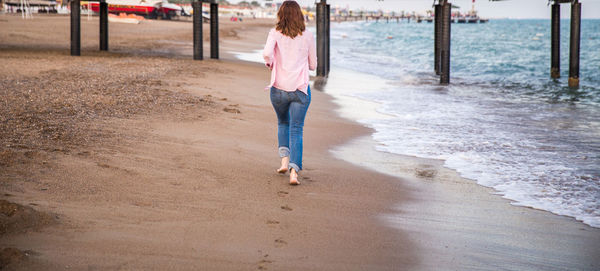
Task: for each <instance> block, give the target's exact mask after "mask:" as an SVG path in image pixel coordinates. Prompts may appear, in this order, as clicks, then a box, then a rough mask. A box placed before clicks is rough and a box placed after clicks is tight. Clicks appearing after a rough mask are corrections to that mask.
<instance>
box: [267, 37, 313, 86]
mask: <svg viewBox="0 0 600 271" xmlns="http://www.w3.org/2000/svg"><path fill="white" fill-rule="evenodd" d="M263 57H264V59H265V65H267V67H269V68H270V69H271V83H270V84H269V86H268V87H272V86H273V87H276V88H278V89H281V90H285V91H290V92H292V91H296V90H300V91H302V92H304V93H306V94H308V93H307V89H308V80H309V74H308V70H309V69H310V70H311V71H314V70H315V68H316V67H317V48H316V43H315V38H314V36H313V34H312V33H311V32H310V31H308V30H305V31H304V32H303V33H302V35H298V36H296V37H295V38H293V39H292V38H290V37H288V36H285V35H283V34H281V32H279V31H277V30H276V29H271V31H270V32H269V37H268V38H267V44H265V49H264V50H263Z"/></svg>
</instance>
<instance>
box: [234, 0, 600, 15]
mask: <svg viewBox="0 0 600 271" xmlns="http://www.w3.org/2000/svg"><path fill="white" fill-rule="evenodd" d="M240 1H241V0H229V2H233V3H236V2H240ZM258 1H259V2H261V3H264V2H265V1H264V0H258ZM273 1H274V2H282V0H273ZM296 1H297V2H298V3H300V5H302V6H308V5H314V3H315V0H296ZM317 1H320V0H317ZM450 2H451V3H452V4H454V5H457V6H459V7H460V10H461V11H463V12H465V11H468V10H470V9H471V2H472V0H450ZM579 2H580V3H581V15H582V18H600V0H579ZM327 3H328V4H331V6H332V7H335V6H339V7H341V8H345V7H349V8H350V9H354V10H358V9H365V10H379V9H381V10H385V11H396V12H399V11H402V10H404V11H416V12H420V13H425V10H428V9H431V5H432V4H433V0H383V1H381V0H327ZM475 9H476V10H477V11H479V16H481V17H486V18H515V19H521V18H545V19H550V10H551V7H550V6H548V1H547V0H507V1H501V2H489V1H488V0H476V3H475ZM570 12H571V5H570V4H561V18H565V19H566V18H569V17H570V16H571V13H570Z"/></svg>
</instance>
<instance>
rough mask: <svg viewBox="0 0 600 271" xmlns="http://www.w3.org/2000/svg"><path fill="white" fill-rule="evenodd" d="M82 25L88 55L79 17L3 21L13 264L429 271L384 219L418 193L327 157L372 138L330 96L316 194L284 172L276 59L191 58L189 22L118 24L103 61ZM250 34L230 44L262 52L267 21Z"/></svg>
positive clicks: (315, 126)
mask: <svg viewBox="0 0 600 271" xmlns="http://www.w3.org/2000/svg"><path fill="white" fill-rule="evenodd" d="M82 25H83V26H82V56H81V57H71V56H69V47H68V41H69V38H68V37H69V36H68V17H60V16H58V17H53V16H36V17H35V18H34V19H33V20H21V19H20V17H17V16H9V15H6V16H1V17H0V29H2V30H1V31H0V40H1V42H0V62H2V65H0V67H1V68H0V76H1V81H0V82H1V84H2V93H1V95H2V96H3V97H5V98H4V99H3V100H2V111H1V114H0V116H1V117H2V120H1V121H0V123H1V125H2V126H3V127H2V130H3V136H2V142H1V143H2V144H1V145H0V161H1V164H0V166H1V169H2V170H1V171H0V187H1V189H2V195H1V199H3V200H6V202H2V215H3V216H2V222H1V223H2V224H1V225H0V228H2V229H3V232H2V233H1V234H2V235H1V237H0V250H1V251H0V252H1V253H0V259H1V262H2V265H3V266H4V268H5V269H8V270H64V269H69V270H114V269H125V270H132V269H134V270H165V269H173V270H252V269H258V270H269V269H270V270H349V269H350V270H352V269H354V270H356V269H362V270H397V269H399V268H410V266H412V265H414V264H416V263H417V261H418V257H417V253H418V252H417V250H416V249H415V248H414V247H413V246H412V245H411V242H410V241H408V239H407V236H406V235H405V234H403V233H402V232H399V231H397V230H396V229H393V228H390V227H387V226H385V225H384V224H382V223H380V221H378V219H377V215H378V214H380V213H388V212H391V211H392V208H393V207H394V206H395V204H397V203H398V202H399V201H402V200H403V199H405V198H407V197H408V194H407V192H406V191H404V188H403V187H402V186H401V185H400V183H398V182H391V181H390V179H389V177H387V176H385V175H383V174H377V173H374V172H372V171H369V170H365V169H361V168H359V167H355V166H352V165H350V164H349V163H347V162H343V161H341V160H337V159H334V158H333V157H332V156H331V155H330V154H329V152H328V150H329V148H330V147H331V146H334V145H338V144H341V143H343V142H345V141H347V140H349V139H350V138H352V137H355V136H357V135H361V134H366V133H367V132H368V130H367V129H365V128H363V127H361V126H359V125H357V124H355V123H353V122H351V121H348V120H344V119H341V118H339V117H336V116H335V114H334V113H333V112H332V110H331V108H332V107H334V105H333V104H332V103H331V100H330V98H329V97H328V96H327V95H326V94H323V93H319V92H317V91H315V93H314V94H313V95H314V96H313V103H312V105H311V108H310V110H309V115H308V118H307V122H306V129H305V162H304V163H305V165H304V166H305V170H304V171H303V172H302V174H301V179H300V181H301V182H302V185H300V186H298V187H291V186H289V185H288V184H287V181H288V177H287V176H283V175H278V174H275V169H276V168H277V166H278V163H279V158H278V155H277V148H276V147H277V145H276V125H275V123H276V119H275V115H274V114H273V112H272V108H271V105H270V102H269V99H268V93H267V92H265V91H264V90H263V89H264V87H265V85H266V84H267V82H268V77H269V72H268V71H267V70H266V69H265V68H264V67H263V66H262V65H259V64H254V63H245V62H242V61H237V60H234V59H233V58H231V57H230V56H229V55H228V54H227V53H226V52H223V60H205V61H193V60H191V58H190V57H189V55H191V42H190V41H191V24H186V23H183V22H165V21H150V22H147V23H146V22H144V23H142V24H140V25H125V24H123V25H120V24H113V23H111V24H110V27H109V28H110V31H111V32H110V38H111V40H110V47H109V48H110V49H111V51H110V52H98V51H97V39H98V38H97V33H98V32H97V31H96V29H97V28H96V27H97V18H93V19H92V20H91V21H87V20H86V19H82ZM266 25H268V24H266ZM239 26H240V25H235V24H232V23H230V22H224V23H223V26H222V28H221V31H232V32H228V33H230V34H229V36H226V35H222V37H223V40H222V48H223V49H224V50H229V49H228V48H236V50H237V51H243V50H254V49H256V47H260V46H261V45H260V43H262V42H263V41H262V40H263V39H264V38H265V37H266V34H267V32H266V28H265V27H266V26H265V22H264V21H256V22H252V21H245V22H244V25H243V27H244V28H246V29H243V30H240V27H239ZM244 30H245V31H244ZM238 31H244V32H238ZM207 32H208V31H206V32H205V33H207ZM165 33H166V34H165ZM257 33H263V34H262V36H258V35H257ZM141 34H147V35H141ZM188 38H189V39H188ZM163 40H168V41H169V42H164V41H163ZM259 40H260V42H258V41H259ZM207 48H208V47H207ZM205 52H208V50H206V51H205ZM205 55H206V54H205ZM165 56H167V57H165ZM14 204H18V205H17V206H19V208H16V209H15V207H14V206H15V205H14Z"/></svg>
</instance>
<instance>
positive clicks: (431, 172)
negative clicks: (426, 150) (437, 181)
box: [415, 165, 437, 179]
mask: <svg viewBox="0 0 600 271" xmlns="http://www.w3.org/2000/svg"><path fill="white" fill-rule="evenodd" d="M435 175H437V170H435V169H434V168H431V167H430V166H427V165H422V166H421V167H417V168H415V176H417V177H419V178H426V179H431V178H433V177H435Z"/></svg>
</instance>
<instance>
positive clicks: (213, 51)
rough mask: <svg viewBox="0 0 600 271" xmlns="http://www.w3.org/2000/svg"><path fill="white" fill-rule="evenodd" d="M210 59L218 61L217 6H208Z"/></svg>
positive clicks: (213, 4)
mask: <svg viewBox="0 0 600 271" xmlns="http://www.w3.org/2000/svg"><path fill="white" fill-rule="evenodd" d="M210 58H212V59H219V4H217V3H211V4H210Z"/></svg>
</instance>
